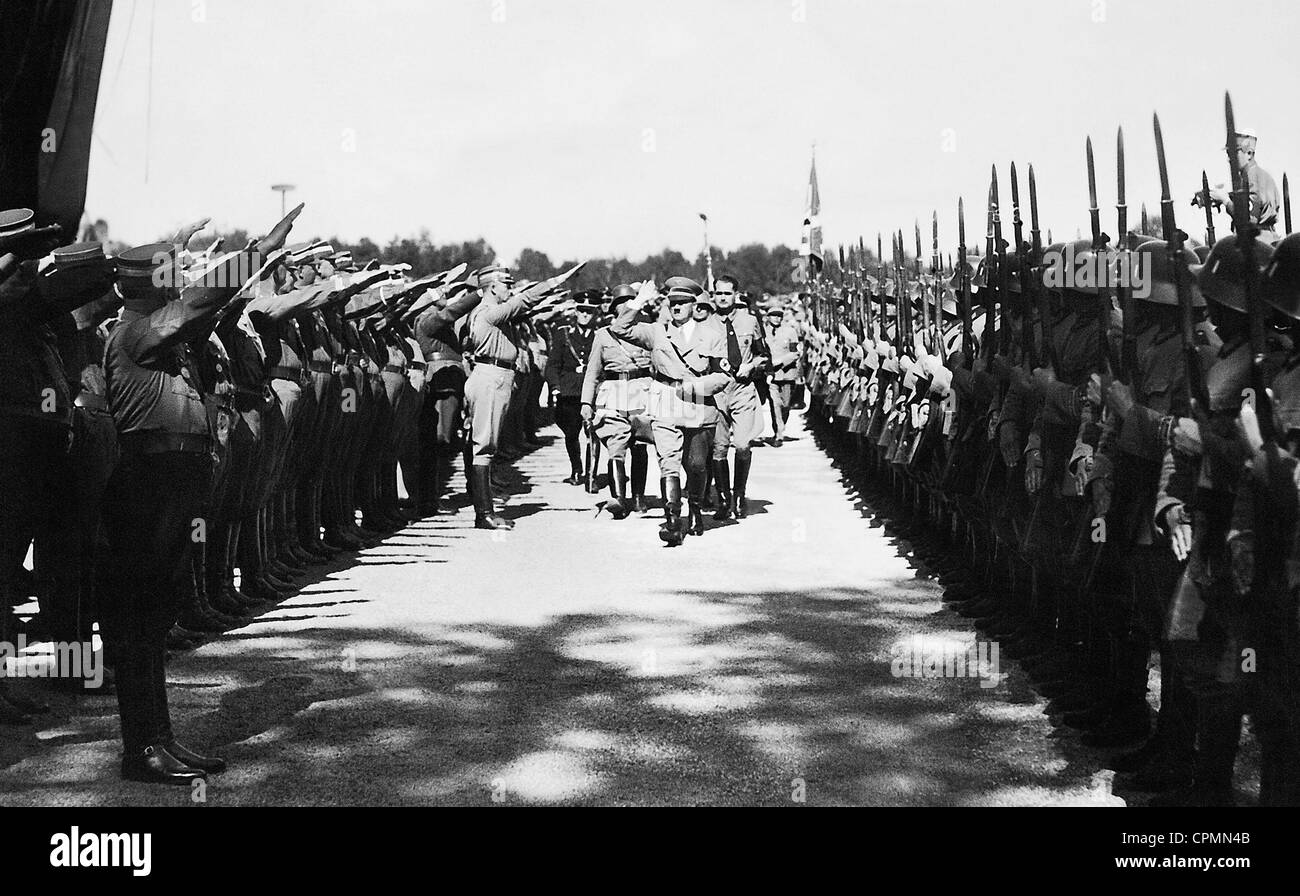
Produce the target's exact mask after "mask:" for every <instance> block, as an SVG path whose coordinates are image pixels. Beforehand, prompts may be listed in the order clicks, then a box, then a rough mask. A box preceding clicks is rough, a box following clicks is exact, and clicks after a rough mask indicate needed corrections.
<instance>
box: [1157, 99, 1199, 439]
mask: <svg viewBox="0 0 1300 896" xmlns="http://www.w3.org/2000/svg"><path fill="white" fill-rule="evenodd" d="M1151 122H1152V127H1153V128H1154V130H1155V136H1156V166H1157V167H1158V168H1159V171H1160V228H1161V230H1162V231H1163V232H1164V235H1165V245H1166V246H1167V251H1168V253H1169V272H1170V276H1172V277H1173V278H1174V289H1175V291H1176V292H1177V293H1178V307H1179V309H1180V310H1181V312H1182V315H1181V316H1182V339H1183V358H1184V362H1185V364H1186V366H1187V394H1188V400H1189V403H1190V405H1191V411H1192V414H1193V415H1194V416H1199V410H1200V409H1201V408H1208V407H1209V396H1208V394H1207V393H1206V389H1205V377H1204V376H1203V371H1202V369H1201V359H1200V355H1199V353H1198V352H1197V350H1196V319H1195V317H1194V316H1193V312H1192V290H1191V284H1190V282H1189V281H1188V276H1189V273H1190V272H1189V271H1188V270H1187V268H1186V265H1185V264H1184V262H1183V241H1184V239H1186V236H1187V235H1186V234H1184V233H1183V232H1182V231H1180V230H1179V229H1178V225H1177V222H1176V221H1175V220H1174V200H1173V196H1172V194H1171V193H1170V192H1169V167H1168V164H1167V163H1166V161H1165V138H1164V134H1163V133H1162V132H1161V130H1160V116H1159V115H1155V114H1153V115H1152V116H1151Z"/></svg>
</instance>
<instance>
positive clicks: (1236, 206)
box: [1223, 91, 1273, 441]
mask: <svg viewBox="0 0 1300 896" xmlns="http://www.w3.org/2000/svg"><path fill="white" fill-rule="evenodd" d="M1223 116H1224V118H1225V119H1226V121H1227V131H1228V139H1227V141H1226V142H1225V144H1224V151H1225V152H1226V153H1227V154H1228V168H1229V170H1230V171H1231V172H1232V222H1233V229H1235V230H1236V232H1237V251H1238V252H1240V253H1241V263H1242V271H1243V273H1244V274H1245V277H1244V278H1243V280H1242V285H1243V286H1244V287H1245V292H1246V311H1247V312H1248V313H1249V314H1250V354H1251V368H1250V382H1251V386H1253V387H1254V390H1255V413H1256V416H1257V417H1258V418H1259V432H1260V435H1262V436H1263V437H1264V440H1265V441H1270V440H1271V439H1272V438H1273V410H1272V403H1271V402H1270V401H1269V396H1268V392H1267V385H1268V384H1267V383H1265V382H1264V352H1265V341H1264V327H1265V324H1266V321H1265V319H1264V318H1265V314H1266V312H1265V309H1264V303H1263V301H1262V298H1261V296H1260V292H1259V269H1258V268H1256V267H1255V239H1256V237H1257V236H1258V235H1259V227H1258V226H1256V224H1255V222H1254V221H1253V220H1251V217H1250V181H1249V180H1248V178H1247V177H1246V173H1245V172H1244V171H1242V170H1241V166H1240V165H1238V164H1237V124H1236V120H1235V119H1234V118H1233V114H1232V97H1231V96H1230V95H1229V94H1228V93H1227V92H1226V91H1225V92H1224V94H1223Z"/></svg>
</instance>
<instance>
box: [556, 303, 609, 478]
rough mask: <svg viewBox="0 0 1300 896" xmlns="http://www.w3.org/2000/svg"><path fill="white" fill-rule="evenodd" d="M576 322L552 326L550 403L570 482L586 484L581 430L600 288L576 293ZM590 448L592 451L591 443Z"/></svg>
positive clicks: (574, 314) (588, 447)
mask: <svg viewBox="0 0 1300 896" xmlns="http://www.w3.org/2000/svg"><path fill="white" fill-rule="evenodd" d="M574 300H575V301H576V303H577V304H576V305H575V306H574V312H573V322H572V323H561V324H557V325H555V326H553V327H552V328H551V341H550V345H549V346H548V348H547V362H546V383H547V385H548V386H549V387H550V390H551V404H552V405H553V406H554V408H555V423H556V425H557V426H559V427H560V431H561V432H562V433H564V450H565V451H566V452H567V453H568V455H569V470H570V473H569V478H568V479H566V480H564V481H565V482H567V483H568V484H569V485H581V484H582V483H583V463H582V448H581V445H580V443H579V439H578V436H579V433H581V432H582V428H583V422H584V420H583V417H582V413H581V404H582V392H583V380H584V379H585V377H586V373H587V370H588V367H587V360H588V358H590V357H591V355H592V340H593V339H594V337H595V335H596V329H595V327H594V326H593V320H594V318H595V314H596V312H597V311H598V310H599V309H600V305H599V304H598V303H599V300H600V291H599V290H595V289H585V290H583V291H582V292H580V293H578V294H577V295H576V296H574ZM587 450H588V451H589V452H590V451H593V450H594V447H593V446H592V445H591V444H588V445H587Z"/></svg>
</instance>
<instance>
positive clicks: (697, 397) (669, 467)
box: [609, 277, 748, 547]
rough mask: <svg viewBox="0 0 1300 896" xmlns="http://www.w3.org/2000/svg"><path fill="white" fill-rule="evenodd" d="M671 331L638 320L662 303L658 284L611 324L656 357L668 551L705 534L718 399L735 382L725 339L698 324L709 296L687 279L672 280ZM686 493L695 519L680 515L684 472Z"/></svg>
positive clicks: (655, 406) (653, 399) (662, 533)
mask: <svg viewBox="0 0 1300 896" xmlns="http://www.w3.org/2000/svg"><path fill="white" fill-rule="evenodd" d="M666 285H667V286H668V303H669V312H670V314H671V319H670V321H669V323H667V324H663V323H655V324H649V323H637V322H636V316H637V314H638V313H639V312H640V311H641V309H642V308H643V307H645V306H646V305H647V304H648V303H649V302H650V301H652V300H653V299H654V298H655V297H656V295H657V292H658V291H657V290H656V289H655V287H654V284H653V283H652V282H647V283H645V284H642V286H641V289H640V290H638V294H637V297H636V298H635V299H631V300H628V301H626V302H624V303H623V305H622V306H621V308H620V310H619V314H618V316H617V317H616V318H615V319H614V322H613V323H611V324H610V328H609V329H610V332H611V333H612V334H613V335H614V336H616V337H618V338H619V339H622V340H624V341H626V342H630V343H632V344H633V345H636V346H639V347H640V348H642V349H645V350H646V351H648V352H649V353H650V366H651V369H652V370H653V377H654V379H653V381H652V382H651V384H650V407H649V416H650V418H651V420H652V421H653V432H654V443H655V451H656V452H657V453H658V455H659V469H660V474H661V476H662V477H663V480H664V481H663V483H662V485H663V492H664V502H665V508H664V523H663V525H662V526H661V527H660V530H659V537H660V539H662V540H663V542H664V543H665V544H667V545H668V546H669V547H676V546H678V545H680V544H681V543H682V541H683V540H684V539H685V537H686V535H687V533H688V532H689V533H690V534H693V535H700V534H703V532H704V520H703V517H702V514H701V505H702V504H703V501H704V490H705V487H706V482H705V479H706V477H705V473H706V470H707V468H708V464H709V458H710V455H711V448H712V442H713V431H714V427H716V425H717V418H718V409H717V405H716V404H715V402H714V398H713V397H714V396H715V395H717V394H718V393H719V392H721V391H722V390H723V389H725V388H727V386H728V385H729V384H730V383H732V382H734V380H735V375H734V373H740V374H741V375H744V374H745V373H747V372H748V371H747V370H744V369H741V370H739V371H735V372H734V373H733V372H728V371H726V370H724V369H723V364H724V363H725V359H724V355H725V354H726V351H727V345H726V336H725V333H724V331H723V329H722V328H721V327H719V326H718V325H717V324H716V323H714V322H712V321H710V320H703V321H697V320H696V319H695V305H696V301H697V300H698V299H699V298H700V297H701V296H702V295H703V293H704V290H703V288H702V287H700V286H699V284H697V283H695V282H694V281H692V280H690V279H688V278H686V277H671V278H669V279H668V281H667V283H666ZM683 467H685V469H686V476H687V485H688V501H689V507H690V510H689V518H688V519H683V517H682V515H681V506H682V505H681V470H682V468H683Z"/></svg>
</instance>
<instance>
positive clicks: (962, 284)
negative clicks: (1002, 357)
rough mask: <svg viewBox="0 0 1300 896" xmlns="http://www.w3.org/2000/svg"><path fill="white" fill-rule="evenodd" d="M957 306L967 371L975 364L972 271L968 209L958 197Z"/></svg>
mask: <svg viewBox="0 0 1300 896" xmlns="http://www.w3.org/2000/svg"><path fill="white" fill-rule="evenodd" d="M957 263H958V264H959V265H960V267H959V268H957V306H958V308H959V309H960V310H961V350H962V352H963V353H964V354H965V355H966V369H967V370H969V369H971V367H972V366H973V365H974V363H975V359H974V357H973V356H972V355H971V340H972V338H973V334H972V333H971V308H970V271H969V270H968V268H969V265H968V264H967V263H966V207H965V202H964V200H963V199H962V198H961V197H960V196H958V197H957Z"/></svg>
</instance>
